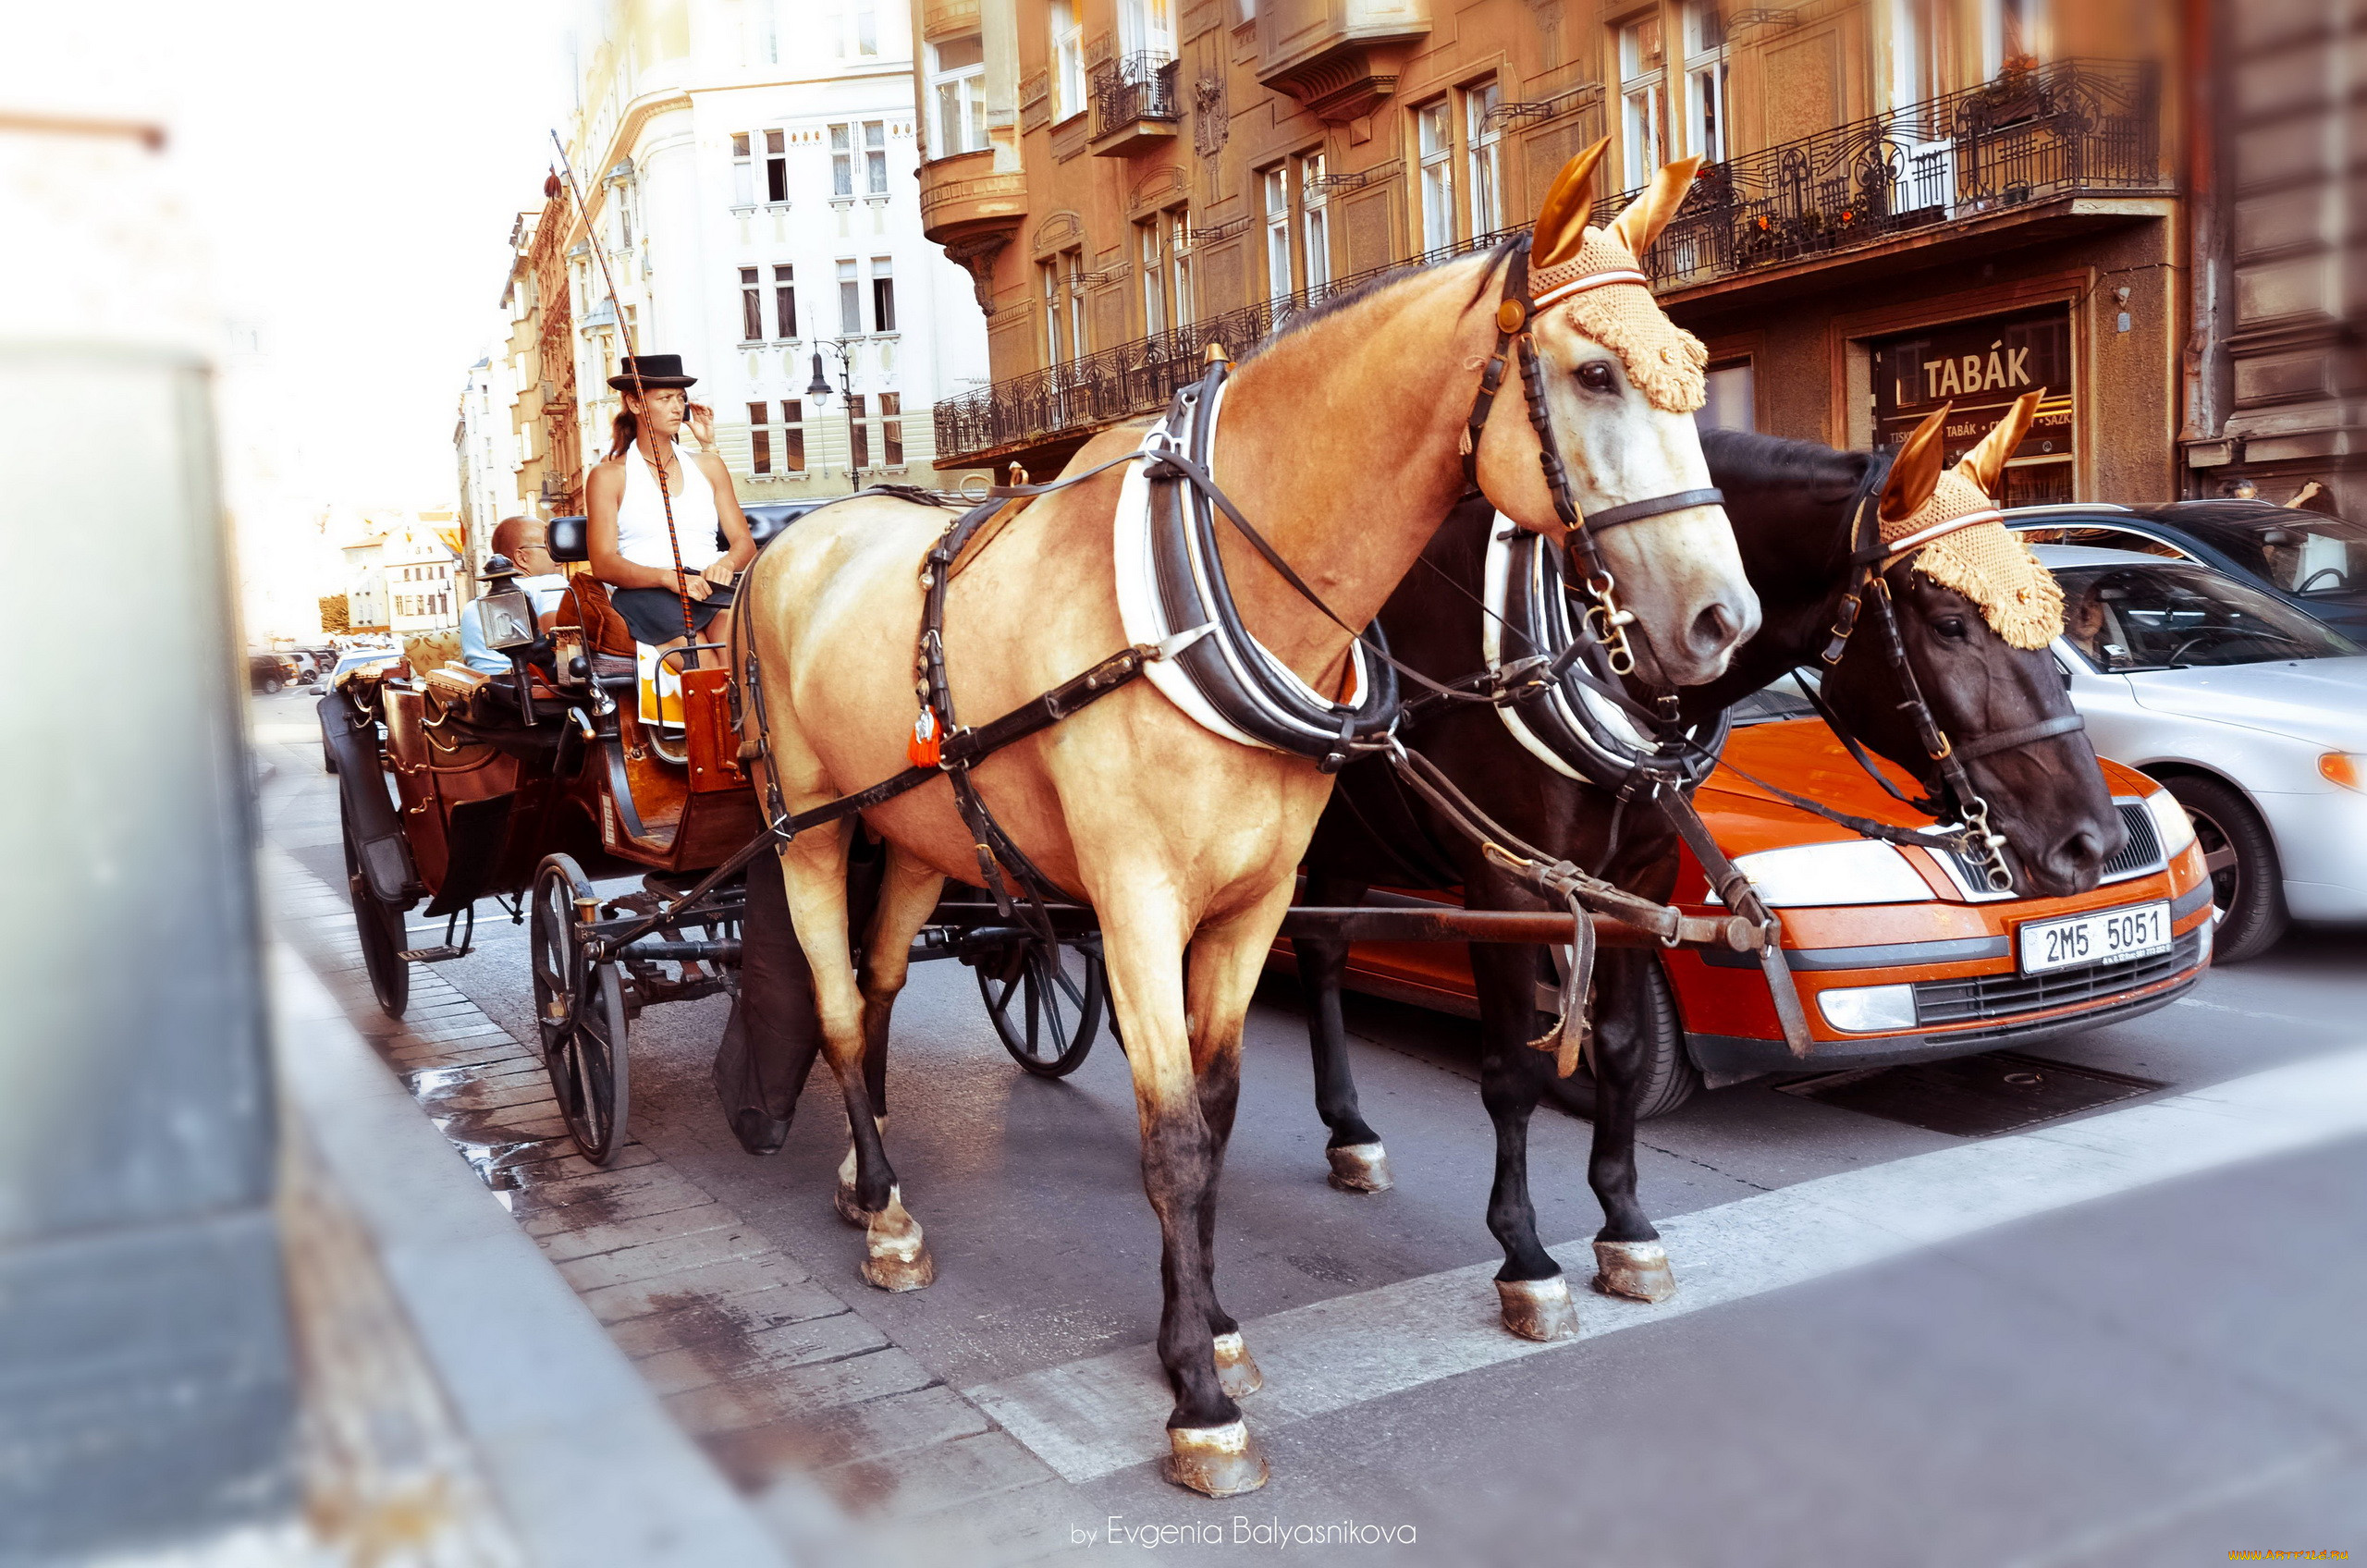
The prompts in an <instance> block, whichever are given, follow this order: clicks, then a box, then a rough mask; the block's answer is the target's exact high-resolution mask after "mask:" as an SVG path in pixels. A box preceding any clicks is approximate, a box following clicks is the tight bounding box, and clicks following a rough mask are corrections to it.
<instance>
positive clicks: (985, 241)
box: [920, 147, 1027, 315]
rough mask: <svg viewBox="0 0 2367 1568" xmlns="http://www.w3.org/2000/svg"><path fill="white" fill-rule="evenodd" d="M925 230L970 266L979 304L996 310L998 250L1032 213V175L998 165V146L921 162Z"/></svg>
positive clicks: (951, 255)
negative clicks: (1029, 196)
mask: <svg viewBox="0 0 2367 1568" xmlns="http://www.w3.org/2000/svg"><path fill="white" fill-rule="evenodd" d="M920 178H921V232H922V233H923V234H924V235H926V236H927V238H928V239H929V240H930V242H931V243H933V244H937V245H941V246H943V247H944V248H945V253H946V255H947V256H948V257H949V258H950V260H952V261H954V262H955V263H959V264H960V265H962V266H963V267H964V268H966V269H967V270H968V271H969V274H970V278H971V283H972V287H973V289H974V291H975V293H976V295H977V298H978V308H979V309H980V310H982V311H984V312H986V313H987V314H988V315H992V314H994V313H995V296H994V263H995V257H996V255H997V254H998V253H999V252H1000V251H1001V250H1002V248H1003V247H1004V246H1005V245H1008V244H1010V243H1011V240H1012V236H1014V235H1016V234H1017V233H1018V232H1019V229H1020V226H1021V225H1022V224H1023V223H1024V222H1025V221H1026V219H1027V177H1026V175H1025V174H1024V172H1022V171H1021V170H1018V169H1006V170H1001V171H998V170H997V169H996V168H995V153H994V149H993V148H991V147H989V148H987V149H985V150H983V151H981V152H976V153H957V154H956V155H955V156H953V157H950V158H933V159H931V160H930V161H929V162H927V163H925V164H923V165H921V170H920Z"/></svg>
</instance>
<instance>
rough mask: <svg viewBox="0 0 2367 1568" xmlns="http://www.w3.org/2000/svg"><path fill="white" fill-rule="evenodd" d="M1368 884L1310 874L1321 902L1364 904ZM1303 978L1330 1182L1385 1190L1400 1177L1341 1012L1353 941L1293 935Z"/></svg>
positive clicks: (1313, 899) (1309, 895)
mask: <svg viewBox="0 0 2367 1568" xmlns="http://www.w3.org/2000/svg"><path fill="white" fill-rule="evenodd" d="M1364 896H1365V885H1364V884H1363V883H1361V882H1352V881H1348V880H1346V879H1344V878H1340V877H1332V876H1323V875H1321V874H1320V873H1310V874H1309V875H1308V876H1307V879H1306V901H1307V902H1309V903H1311V904H1318V905H1339V906H1345V905H1350V904H1357V903H1362V902H1363V901H1364ZM1291 950H1292V952H1293V953H1294V954H1295V955H1296V956H1297V959H1298V982H1299V986H1300V987H1301V988H1302V989H1303V990H1305V991H1306V1043H1307V1048H1308V1049H1309V1050H1310V1051H1311V1052H1312V1053H1313V1055H1314V1058H1315V1111H1316V1114H1317V1115H1318V1116H1320V1117H1322V1118H1323V1124H1324V1125H1325V1126H1326V1127H1329V1128H1330V1129H1331V1142H1330V1143H1329V1144H1328V1145H1325V1147H1324V1150H1323V1157H1324V1158H1325V1159H1327V1160H1329V1161H1330V1162H1331V1184H1332V1185H1333V1186H1335V1187H1337V1188H1339V1189H1340V1190H1341V1191H1342V1192H1343V1193H1385V1192H1387V1191H1388V1190H1389V1189H1390V1188H1391V1187H1392V1186H1393V1185H1395V1182H1393V1181H1392V1179H1391V1177H1390V1174H1389V1151H1388V1150H1386V1149H1384V1148H1382V1147H1381V1145H1380V1133H1376V1132H1374V1131H1373V1130H1372V1128H1371V1127H1370V1126H1369V1125H1368V1124H1367V1122H1366V1121H1365V1119H1364V1114H1363V1112H1362V1111H1361V1110H1359V1109H1357V1106H1356V1081H1355V1076H1354V1075H1353V1074H1352V1073H1351V1072H1350V1071H1349V1067H1348V1030H1347V1025H1346V1024H1345V1023H1343V1021H1342V1019H1341V1016H1340V992H1341V990H1342V988H1343V984H1344V981H1345V979H1346V976H1347V973H1348V944H1347V943H1345V942H1343V941H1338V940H1335V939H1334V938H1332V937H1293V938H1291Z"/></svg>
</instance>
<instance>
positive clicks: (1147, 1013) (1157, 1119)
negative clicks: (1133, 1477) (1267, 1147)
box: [1093, 867, 1266, 1497]
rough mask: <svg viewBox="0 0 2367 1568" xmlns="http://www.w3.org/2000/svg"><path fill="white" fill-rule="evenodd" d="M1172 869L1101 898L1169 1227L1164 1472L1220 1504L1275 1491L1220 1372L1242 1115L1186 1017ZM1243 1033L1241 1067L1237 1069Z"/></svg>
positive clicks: (1121, 879) (1163, 1315)
mask: <svg viewBox="0 0 2367 1568" xmlns="http://www.w3.org/2000/svg"><path fill="white" fill-rule="evenodd" d="M1159 869H1160V868H1155V867H1149V868H1143V867H1137V868H1128V869H1127V870H1124V871H1121V872H1118V873H1116V874H1114V875H1112V876H1110V877H1109V878H1108V879H1107V880H1106V881H1105V882H1103V883H1101V884H1100V885H1098V886H1097V887H1096V888H1094V889H1093V891H1094V893H1095V898H1094V907H1095V908H1096V910H1097V911H1098V913H1099V914H1100V916H1101V922H1102V955H1103V959H1104V961H1105V962H1107V963H1108V965H1109V970H1110V996H1111V999H1112V1002H1113V1004H1114V1006H1115V1008H1116V1011H1117V1014H1118V1022H1119V1024H1120V1027H1121V1030H1122V1033H1123V1035H1124V1038H1125V1041H1126V1062H1127V1066H1128V1068H1129V1070H1130V1071H1131V1072H1133V1074H1134V1109H1135V1114H1136V1116H1137V1118H1138V1119H1139V1121H1140V1122H1141V1127H1142V1151H1143V1153H1142V1158H1143V1190H1144V1191H1145V1192H1146V1193H1147V1194H1148V1195H1149V1197H1150V1206H1151V1209H1152V1211H1153V1212H1154V1213H1156V1214H1157V1215H1158V1216H1159V1283H1160V1286H1161V1287H1162V1291H1163V1294H1164V1301H1163V1304H1162V1306H1161V1310H1160V1313H1159V1364H1160V1366H1163V1367H1165V1368H1166V1371H1167V1380H1168V1383H1169V1385H1170V1386H1171V1388H1172V1389H1173V1390H1175V1409H1174V1412H1173V1414H1171V1415H1170V1416H1169V1417H1168V1420H1167V1438H1168V1444H1169V1451H1170V1452H1169V1454H1168V1457H1167V1459H1166V1460H1165V1461H1164V1462H1163V1463H1162V1465H1161V1473H1162V1474H1164V1475H1165V1476H1166V1477H1167V1478H1168V1479H1169V1480H1170V1481H1172V1482H1174V1483H1175V1484H1176V1485H1177V1486H1181V1487H1187V1488H1191V1489H1192V1490H1194V1491H1196V1492H1201V1493H1204V1494H1206V1495H1207V1496H1209V1497H1232V1496H1234V1495H1235V1494H1237V1493H1241V1492H1246V1491H1255V1490H1256V1489H1257V1488H1259V1487H1262V1486H1264V1485H1265V1484H1266V1461H1265V1457H1264V1455H1262V1454H1261V1453H1259V1452H1258V1451H1257V1443H1256V1442H1255V1440H1253V1439H1251V1437H1250V1435H1249V1428H1248V1426H1247V1424H1246V1423H1245V1422H1244V1421H1243V1420H1242V1418H1241V1407H1240V1406H1239V1405H1238V1404H1235V1403H1233V1396H1232V1395H1231V1394H1230V1393H1228V1392H1226V1391H1225V1385H1224V1378H1223V1377H1222V1376H1221V1375H1220V1373H1219V1371H1218V1369H1217V1354H1216V1344H1215V1338H1214V1332H1213V1327H1212V1326H1213V1325H1214V1324H1216V1323H1217V1322H1219V1321H1220V1320H1222V1321H1224V1322H1226V1323H1228V1324H1229V1323H1230V1322H1231V1319H1230V1318H1223V1317H1222V1308H1220V1307H1219V1306H1218V1305H1217V1301H1216V1296H1215V1292H1213V1290H1212V1289H1211V1288H1210V1284H1209V1268H1208V1234H1209V1230H1208V1228H1209V1226H1210V1225H1211V1224H1212V1222H1213V1212H1214V1211H1213V1206H1214V1204H1215V1201H1216V1174H1217V1165H1218V1161H1219V1159H1220V1156H1221V1145H1220V1143H1219V1141H1218V1140H1217V1138H1216V1137H1214V1136H1213V1135H1212V1134H1211V1131H1210V1127H1209V1112H1210V1110H1212V1109H1213V1110H1218V1111H1220V1112H1221V1113H1222V1115H1223V1116H1224V1118H1225V1120H1226V1121H1230V1119H1231V1115H1232V1094H1231V1093H1230V1092H1229V1091H1227V1090H1225V1089H1224V1088H1223V1087H1222V1086H1221V1085H1220V1086H1219V1087H1218V1088H1217V1089H1216V1090H1214V1091H1213V1092H1212V1094H1211V1095H1210V1096H1209V1098H1208V1099H1207V1100H1204V1098H1203V1095H1202V1091H1201V1088H1200V1085H1199V1084H1198V1082H1197V1080H1196V1075H1195V1073H1194V1071H1193V1055H1194V1053H1193V1041H1192V1039H1191V1037H1190V1036H1189V1035H1188V1033H1187V1029H1186V1023H1185V1018H1184V984H1183V980H1184V976H1183V969H1184V962H1183V959H1184V940H1185V937H1187V936H1188V935H1189V932H1188V930H1187V927H1186V916H1185V914H1184V911H1183V909H1182V908H1181V907H1180V905H1179V904H1178V902H1177V900H1175V898H1174V896H1173V895H1172V893H1171V892H1170V891H1168V890H1167V885H1166V883H1165V880H1164V878H1163V877H1162V876H1159V875H1158V872H1159ZM1238 1050H1239V1038H1238V1034H1237V1032H1236V1035H1235V1039H1234V1054H1233V1060H1234V1061H1235V1063H1236V1065H1237V1062H1238Z"/></svg>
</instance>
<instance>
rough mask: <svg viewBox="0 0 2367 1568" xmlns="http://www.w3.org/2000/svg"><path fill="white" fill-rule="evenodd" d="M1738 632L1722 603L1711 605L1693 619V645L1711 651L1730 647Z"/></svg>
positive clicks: (1730, 611)
mask: <svg viewBox="0 0 2367 1568" xmlns="http://www.w3.org/2000/svg"><path fill="white" fill-rule="evenodd" d="M1740 630H1741V628H1740V625H1739V623H1737V622H1736V621H1735V617H1734V612H1733V611H1732V610H1730V609H1728V608H1727V607H1726V606H1724V605H1723V603H1718V604H1712V605H1711V606H1709V607H1708V608H1707V609H1704V610H1703V611H1702V612H1701V613H1700V614H1699V615H1697V616H1695V617H1694V618H1693V642H1694V645H1695V646H1696V647H1700V648H1707V649H1711V650H1715V649H1719V648H1725V647H1729V646H1732V645H1733V643H1735V633H1736V632H1737V631H1740Z"/></svg>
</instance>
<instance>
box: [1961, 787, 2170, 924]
mask: <svg viewBox="0 0 2367 1568" xmlns="http://www.w3.org/2000/svg"><path fill="white" fill-rule="evenodd" d="M2113 805H2114V806H2115V807H2116V809H2117V810H2118V811H2119V812H2120V825H2121V827H2124V828H2126V829H2128V837H2127V839H2126V840H2125V841H2124V842H2123V843H2122V844H2121V846H2120V852H2119V853H2117V854H2116V855H2114V856H2113V857H2112V858H2111V859H2110V860H2107V861H2106V862H2104V868H2103V875H2102V876H2100V877H2099V878H2098V881H2099V882H2126V881H2128V880H2129V879H2130V878H2131V877H2135V876H2145V875H2146V874H2148V873H2149V872H2155V871H2159V870H2161V869H2162V867H2163V866H2165V865H2166V864H2169V862H2168V858H2167V857H2166V856H2165V855H2164V854H2163V853H2162V837H2161V835H2160V834H2159V833H2157V832H2155V831H2154V830H2153V814H2152V812H2150V811H2147V810H2146V809H2145V802H2142V801H2131V800H2126V799H2119V798H2116V799H2115V800H2114V802H2113ZM1947 858H1948V859H1949V861H1950V862H1952V863H1953V866H1952V869H1954V870H1955V872H1956V880H1957V882H1958V883H1959V884H1961V885H1962V887H1963V888H1964V890H1965V892H1966V893H1967V895H1968V896H1969V897H1971V898H1973V899H1974V900H1976V901H1981V902H1986V901H1988V900H2002V899H2009V898H2012V897H2013V896H2014V895H2013V894H2011V893H1993V892H1991V891H1990V890H1989V886H1988V883H1987V882H1986V881H1985V880H1984V879H1983V877H1982V875H1981V868H1980V867H1979V866H1977V865H1975V864H1973V863H1972V862H1971V861H1970V860H1969V859H1968V858H1967V857H1965V856H1963V855H1960V854H1958V853H1956V851H1954V850H1950V851H1947Z"/></svg>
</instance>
